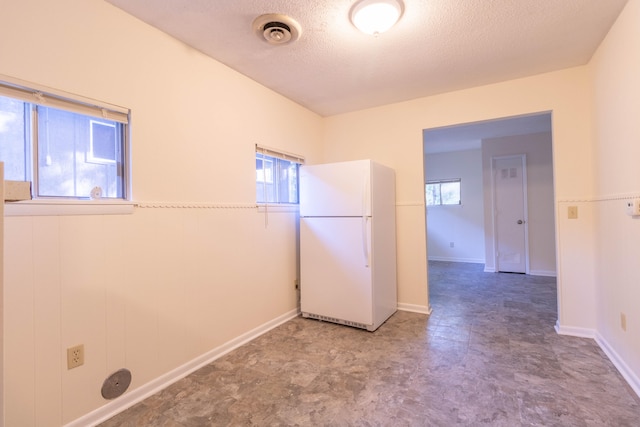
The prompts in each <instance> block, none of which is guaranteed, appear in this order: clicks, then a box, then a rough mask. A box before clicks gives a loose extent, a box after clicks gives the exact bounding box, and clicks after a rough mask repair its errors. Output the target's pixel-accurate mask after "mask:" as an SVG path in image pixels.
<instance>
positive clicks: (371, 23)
mask: <svg viewBox="0 0 640 427" xmlns="http://www.w3.org/2000/svg"><path fill="white" fill-rule="evenodd" d="M402 12H403V4H402V1H401V0H360V1H358V2H357V3H356V4H354V5H353V8H352V9H351V22H353V25H355V26H356V28H357V29H359V30H360V31H362V32H363V33H365V34H371V35H374V36H377V35H378V34H381V33H384V32H385V31H387V30H388V29H389V28H391V27H393V25H394V24H395V23H396V22H398V19H400V16H401V15H402Z"/></svg>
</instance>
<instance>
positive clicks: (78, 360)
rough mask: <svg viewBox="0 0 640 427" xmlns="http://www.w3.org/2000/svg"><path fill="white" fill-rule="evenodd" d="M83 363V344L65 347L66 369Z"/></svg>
mask: <svg viewBox="0 0 640 427" xmlns="http://www.w3.org/2000/svg"><path fill="white" fill-rule="evenodd" d="M82 365H84V344H80V345H77V346H75V347H69V348H68V349H67V369H73V368H77V367H78V366H82Z"/></svg>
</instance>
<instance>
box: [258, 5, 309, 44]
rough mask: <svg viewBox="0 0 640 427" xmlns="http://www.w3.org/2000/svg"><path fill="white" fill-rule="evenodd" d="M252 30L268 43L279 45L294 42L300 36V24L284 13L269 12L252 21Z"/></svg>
mask: <svg viewBox="0 0 640 427" xmlns="http://www.w3.org/2000/svg"><path fill="white" fill-rule="evenodd" d="M252 27H253V31H255V33H256V34H257V35H258V37H260V38H261V39H263V40H264V41H266V42H267V43H269V44H273V45H281V44H287V43H291V42H294V41H296V40H298V37H300V33H301V32H302V31H301V30H300V25H299V24H298V23H297V22H296V21H294V20H293V19H291V18H289V17H288V16H285V15H278V14H276V13H269V14H266V15H261V16H258V17H257V18H256V19H255V20H254V21H253V25H252Z"/></svg>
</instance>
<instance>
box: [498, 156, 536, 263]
mask: <svg viewBox="0 0 640 427" xmlns="http://www.w3.org/2000/svg"><path fill="white" fill-rule="evenodd" d="M513 158H520V161H521V162H522V197H523V204H522V207H523V209H524V219H523V221H524V258H525V274H529V273H530V269H529V217H528V215H527V213H528V212H529V208H528V206H527V155H526V154H513V155H507V156H492V157H491V216H492V226H493V233H492V234H493V265H494V271H495V272H499V271H500V266H499V264H498V233H497V229H498V224H497V209H496V167H495V165H496V160H501V159H513Z"/></svg>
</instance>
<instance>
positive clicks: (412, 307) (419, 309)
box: [398, 303, 431, 314]
mask: <svg viewBox="0 0 640 427" xmlns="http://www.w3.org/2000/svg"><path fill="white" fill-rule="evenodd" d="M398 310H400V311H410V312H412V313H422V314H431V307H427V306H424V305H416V304H405V303H398Z"/></svg>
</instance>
